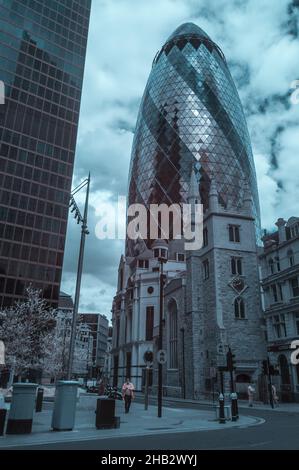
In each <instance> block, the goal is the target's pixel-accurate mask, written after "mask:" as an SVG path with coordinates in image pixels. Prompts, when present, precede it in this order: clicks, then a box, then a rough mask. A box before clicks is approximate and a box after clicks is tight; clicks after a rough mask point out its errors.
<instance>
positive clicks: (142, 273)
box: [111, 240, 186, 390]
mask: <svg viewBox="0 0 299 470" xmlns="http://www.w3.org/2000/svg"><path fill="white" fill-rule="evenodd" d="M165 245H167V242H166V241H165V240H162V241H161V240H159V241H156V242H154V243H153V245H152V249H146V250H145V251H143V252H141V253H140V254H139V255H138V256H136V257H132V258H128V257H127V258H124V257H122V258H121V261H120V266H119V285H118V291H117V293H116V296H115V297H114V301H113V307H112V324H113V338H112V351H111V354H112V356H113V366H112V371H111V375H112V380H113V384H114V385H115V386H116V385H118V386H120V384H121V383H122V382H124V380H125V378H126V377H131V379H132V381H133V382H134V384H135V387H136V389H137V390H141V389H142V387H143V386H144V384H145V367H146V364H145V362H144V359H143V356H144V353H145V352H146V351H148V350H150V351H153V339H154V335H155V329H156V326H157V325H158V321H159V283H160V263H159V260H158V258H159V256H160V255H161V250H163V249H166V248H165ZM167 249H168V247H167ZM185 266H186V265H185V254H184V252H183V248H182V243H181V241H177V243H175V242H173V243H172V244H171V246H170V249H169V254H168V262H167V263H166V264H165V266H164V273H165V276H166V279H167V280H170V279H172V278H173V277H175V276H177V275H178V274H179V273H180V272H181V271H182V270H184V269H185ZM165 282H167V281H166V280H165Z"/></svg>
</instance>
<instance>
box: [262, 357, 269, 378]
mask: <svg viewBox="0 0 299 470" xmlns="http://www.w3.org/2000/svg"><path fill="white" fill-rule="evenodd" d="M268 374H269V369H268V361H267V359H265V360H264V361H263V375H268Z"/></svg>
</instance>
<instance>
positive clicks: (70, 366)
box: [67, 173, 90, 380]
mask: <svg viewBox="0 0 299 470" xmlns="http://www.w3.org/2000/svg"><path fill="white" fill-rule="evenodd" d="M89 187H90V173H89V175H88V180H87V189H86V198H85V207H84V216H83V222H82V227H81V241H80V251H79V259H78V269H77V280H76V292H75V302H74V310H73V319H72V330H71V341H70V351H69V363H68V370H67V379H68V380H70V379H71V378H72V371H73V362H74V351H75V340H76V329H77V316H78V309H79V299H80V288H81V278H82V270H83V258H84V247H85V237H86V235H87V233H88V232H87V216H88V201H89Z"/></svg>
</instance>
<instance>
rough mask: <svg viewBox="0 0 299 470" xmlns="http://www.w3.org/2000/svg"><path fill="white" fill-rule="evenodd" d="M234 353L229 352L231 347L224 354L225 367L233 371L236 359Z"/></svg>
mask: <svg viewBox="0 0 299 470" xmlns="http://www.w3.org/2000/svg"><path fill="white" fill-rule="evenodd" d="M235 357H236V356H235V354H233V353H232V352H231V349H229V350H228V353H227V354H226V362H227V369H228V370H229V371H233V370H235V368H236V364H235V362H236V359H235Z"/></svg>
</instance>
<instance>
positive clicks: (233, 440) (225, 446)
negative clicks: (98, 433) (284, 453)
mask: <svg viewBox="0 0 299 470" xmlns="http://www.w3.org/2000/svg"><path fill="white" fill-rule="evenodd" d="M167 406H168V407H169V406H173V407H175V406H176V407H177V405H174V404H171V402H167ZM182 408H194V409H195V408H196V409H201V410H205V409H209V407H208V406H206V405H194V404H183V405H182V404H180V409H182ZM240 415H246V416H254V417H259V418H263V419H265V423H263V424H260V425H258V426H251V427H248V428H244V429H242V428H235V429H234V428H228V429H226V428H225V427H226V425H225V424H224V425H223V430H216V431H213V430H211V431H200V432H196V431H193V432H184V433H180V432H179V431H178V432H177V433H171V434H165V433H163V434H162V433H160V434H159V433H158V434H156V435H150V436H138V437H136V436H134V437H123V436H120V437H113V438H109V437H105V438H104V439H103V438H100V439H97V438H93V439H92V440H90V439H88V438H87V439H80V440H79V439H78V440H76V438H75V437H74V440H73V441H68V442H61V443H60V442H55V443H51V444H41V445H37V444H35V445H26V446H18V447H14V449H27V450H105V451H107V450H158V449H159V450H162V449H164V450H166V449H168V450H189V449H190V450H203V449H208V450H229V449H232V450H299V438H298V436H299V413H298V412H285V411H277V410H273V411H272V410H265V409H258V408H253V409H248V408H241V410H240ZM157 432H158V431H157Z"/></svg>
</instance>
